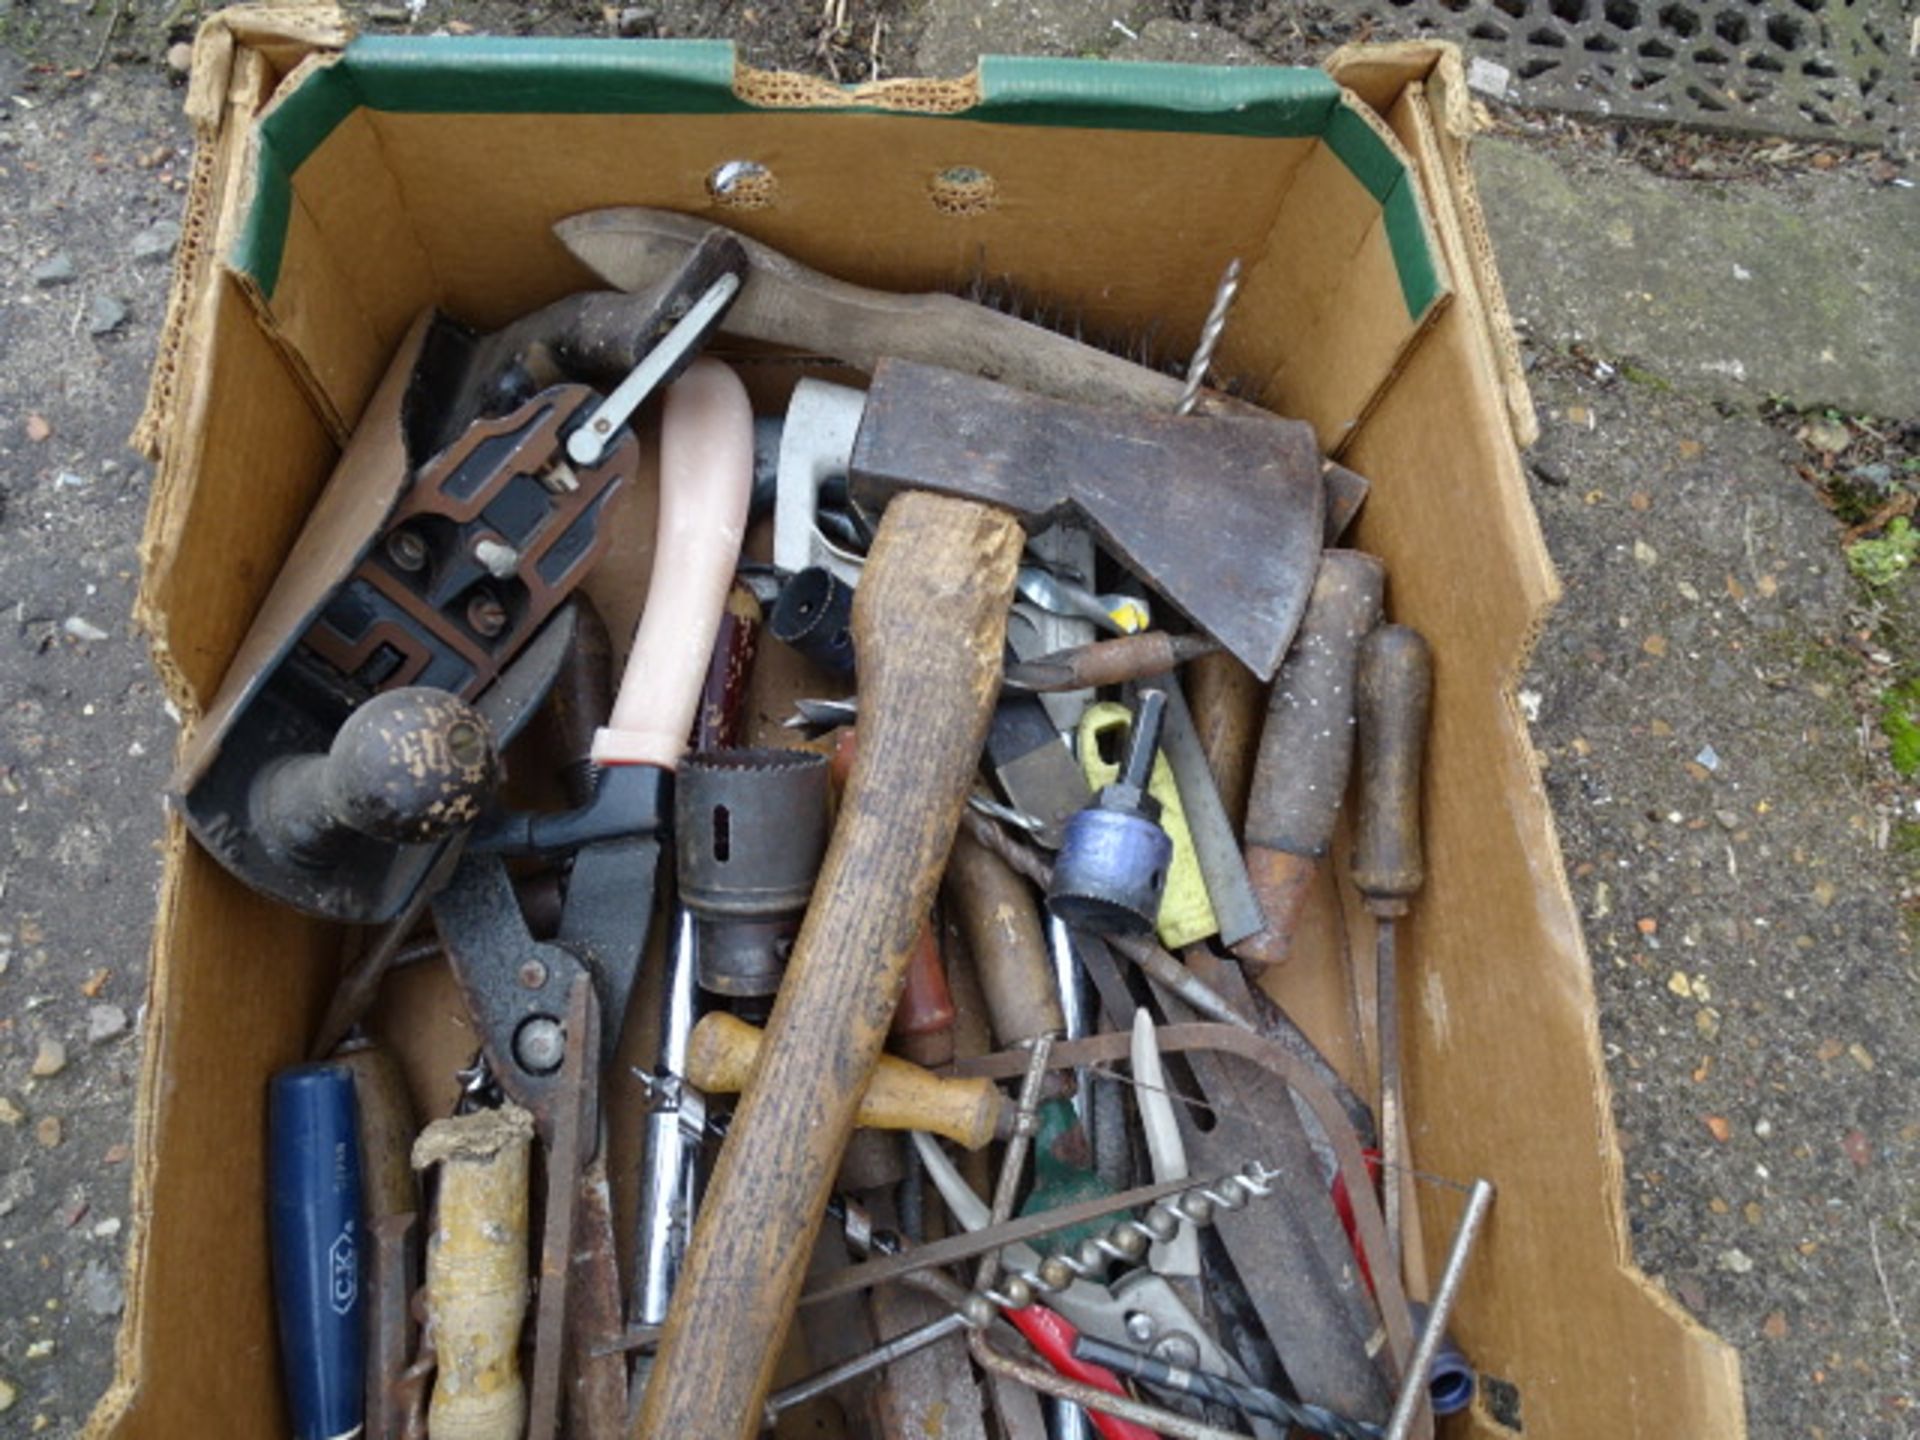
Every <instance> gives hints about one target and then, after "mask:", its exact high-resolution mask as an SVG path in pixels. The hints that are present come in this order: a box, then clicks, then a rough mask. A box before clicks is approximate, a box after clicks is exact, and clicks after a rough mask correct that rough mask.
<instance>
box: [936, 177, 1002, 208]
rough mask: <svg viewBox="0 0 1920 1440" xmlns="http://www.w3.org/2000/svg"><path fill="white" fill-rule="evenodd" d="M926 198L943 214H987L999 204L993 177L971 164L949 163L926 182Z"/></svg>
mask: <svg viewBox="0 0 1920 1440" xmlns="http://www.w3.org/2000/svg"><path fill="white" fill-rule="evenodd" d="M927 197H928V198H929V199H930V200H932V201H933V208H934V209H936V210H938V211H939V212H940V213H941V214H942V215H984V214H986V213H987V212H988V211H989V210H991V209H993V207H994V206H995V205H996V204H997V203H999V198H1000V188H999V186H997V185H996V184H994V180H993V176H991V175H989V174H988V173H987V172H986V171H984V170H980V169H977V168H975V167H974V166H972V165H949V166H948V167H947V168H946V169H944V170H942V171H940V172H939V173H938V174H937V175H935V176H934V177H933V179H931V180H929V181H928V182H927Z"/></svg>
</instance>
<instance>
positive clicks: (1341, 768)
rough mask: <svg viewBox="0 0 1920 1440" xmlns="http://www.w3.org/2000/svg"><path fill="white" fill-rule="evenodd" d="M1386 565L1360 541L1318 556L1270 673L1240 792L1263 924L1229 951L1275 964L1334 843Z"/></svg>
mask: <svg viewBox="0 0 1920 1440" xmlns="http://www.w3.org/2000/svg"><path fill="white" fill-rule="evenodd" d="M1385 588H1386V567H1385V566H1383V565H1382V564H1381V563H1380V562H1379V561H1378V560H1376V559H1375V558H1374V557H1373V556H1371V555H1364V554H1362V553H1361V552H1359V551H1358V550H1329V551H1327V552H1326V553H1325V554H1323V555H1322V556H1321V557H1320V569H1319V572H1318V573H1317V574H1316V575H1315V576H1314V581H1313V596H1312V598H1311V599H1310V600H1308V602H1307V613H1306V618H1305V619H1303V620H1302V621H1301V622H1300V629H1299V631H1298V632H1297V633H1296V634H1295V636H1294V640H1293V648H1292V649H1291V650H1289V651H1288V652H1287V658H1286V661H1285V663H1284V664H1283V665H1282V666H1281V667H1280V673H1279V675H1278V676H1276V677H1275V679H1274V682H1273V692H1272V694H1271V695H1270V696H1269V697H1268V701H1267V718H1266V723H1265V724H1264V725H1263V726H1262V727H1261V731H1260V750H1259V755H1258V758H1257V759H1256V760H1255V761H1254V767H1253V790H1252V793H1251V794H1250V795H1249V796H1248V799H1247V829H1246V861H1247V873H1248V875H1249V876H1250V877H1251V878H1252V881H1253V888H1254V892H1255V893H1256V894H1257V895H1258V896H1259V897H1260V908H1261V909H1262V910H1263V911H1264V912H1265V913H1266V919H1267V928H1266V929H1265V930H1264V931H1262V932H1261V933H1260V934H1258V935H1254V936H1252V937H1250V938H1249V939H1246V940H1243V941H1241V942H1240V943H1239V944H1237V945H1235V946H1234V947H1233V953H1234V954H1235V955H1237V956H1239V957H1240V959H1241V960H1243V961H1244V962H1246V963H1247V964H1249V965H1253V966H1256V967H1258V966H1262V965H1277V964H1280V963H1282V962H1283V961H1285V960H1286V959H1287V958H1288V956H1289V954H1290V953H1291V951H1292V948H1293V934H1294V930H1295V929H1296V927H1297V926H1298V925H1299V922H1300V914H1301V910H1302V909H1303V908H1304V906H1305V904H1306V898H1307V894H1308V892H1309V891H1310V889H1311V888H1312V884H1313V877H1314V876H1315V874H1316V873H1318V871H1319V867H1320V863H1321V861H1323V860H1325V859H1326V856H1327V850H1328V848H1329V847H1330V846H1331V845H1332V844H1333V827H1334V822H1335V820H1336V819H1337V818H1338V816H1339V811H1340V800H1341V797H1342V796H1344V795H1345V794H1346V793H1347V772H1348V769H1349V767H1350V766H1351V764H1352V762H1353V730H1354V726H1353V686H1354V678H1353V677H1354V667H1355V665H1356V663H1357V660H1358V656H1359V653H1360V642H1361V640H1362V639H1363V638H1364V637H1365V636H1366V634H1367V632H1368V631H1370V630H1372V629H1373V627H1374V624H1375V622H1376V621H1378V620H1379V618H1380V605H1381V598H1382V596H1383V594H1384V592H1385Z"/></svg>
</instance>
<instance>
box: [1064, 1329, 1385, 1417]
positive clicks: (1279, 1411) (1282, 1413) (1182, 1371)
mask: <svg viewBox="0 0 1920 1440" xmlns="http://www.w3.org/2000/svg"><path fill="white" fill-rule="evenodd" d="M1073 1353H1074V1354H1075V1355H1076V1356H1077V1357H1079V1358H1080V1359H1082V1360H1085V1361H1087V1362H1088V1363H1089V1364H1093V1365H1100V1366H1104V1367H1105V1368H1106V1369H1108V1370H1111V1371H1113V1372H1114V1373H1115V1374H1118V1375H1124V1376H1126V1377H1128V1378H1129V1379H1133V1380H1144V1381H1146V1382H1147V1383H1148V1384H1149V1385H1156V1386H1158V1387H1160V1388H1161V1389H1163V1390H1173V1391H1177V1392H1178V1393H1180V1394H1183V1395H1193V1396H1197V1397H1199V1398H1200V1399H1203V1400H1209V1401H1212V1402H1213V1403H1214V1404H1216V1405H1226V1406H1229V1407H1231V1408H1233V1409H1235V1410H1244V1411H1245V1412H1246V1413H1247V1414H1248V1415H1252V1416H1258V1417H1260V1418H1262V1419H1268V1420H1280V1421H1284V1422H1285V1423H1286V1424H1288V1425H1291V1426H1295V1427H1297V1428H1299V1429H1302V1430H1310V1431H1312V1432H1313V1433H1314V1434H1316V1435H1331V1436H1335V1437H1338V1440H1380V1427H1379V1426H1378V1425H1369V1424H1367V1423H1366V1422H1365V1421H1364V1420H1350V1419H1348V1418H1347V1417H1346V1416H1344V1415H1337V1414H1335V1413H1334V1412H1333V1411H1331V1410H1329V1409H1327V1408H1326V1407H1325V1406H1324V1405H1307V1404H1303V1403H1300V1402H1298V1401H1293V1400H1289V1399H1287V1398H1286V1397H1285V1396H1284V1395H1276V1394H1274V1392H1273V1391H1271V1390H1266V1389H1263V1388H1261V1387H1260V1386H1258V1385H1248V1384H1243V1383H1241V1382H1240V1381H1237V1380H1231V1379H1229V1378H1227V1377H1226V1376H1225V1375H1215V1374H1212V1373H1210V1372H1208V1371H1205V1370H1197V1369H1194V1368H1193V1367H1191V1366H1187V1365H1174V1364H1171V1363H1169V1362H1168V1361H1165V1360H1162V1359H1160V1358H1159V1357H1158V1356H1156V1355H1147V1354H1143V1353H1142V1352H1141V1351H1138V1350H1130V1349H1128V1348H1127V1347H1126V1346H1124V1345H1115V1344H1113V1343H1112V1342H1111V1341H1106V1340H1101V1339H1098V1338H1097V1337H1095V1336H1092V1335H1082V1336H1080V1337H1079V1338H1078V1339H1077V1340H1075V1341H1074V1343H1073Z"/></svg>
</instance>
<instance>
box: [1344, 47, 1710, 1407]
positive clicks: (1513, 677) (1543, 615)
mask: <svg viewBox="0 0 1920 1440" xmlns="http://www.w3.org/2000/svg"><path fill="white" fill-rule="evenodd" d="M1325 68H1326V69H1327V70H1328V72H1329V73H1331V74H1332V75H1334V77H1335V78H1336V79H1337V80H1339V81H1340V83H1341V85H1342V86H1343V87H1345V88H1347V89H1349V90H1351V91H1352V92H1354V93H1355V94H1357V95H1359V96H1360V97H1361V98H1362V99H1363V100H1365V101H1367V103H1368V104H1370V105H1373V106H1375V107H1385V110H1383V111H1382V113H1387V112H1389V111H1391V112H1393V113H1395V114H1396V115H1397V114H1399V113H1400V112H1399V110H1398V108H1397V107H1399V106H1401V105H1407V106H1408V107H1409V111H1408V115H1409V118H1410V119H1411V122H1412V129H1413V131H1414V134H1413V136H1412V138H1411V139H1410V141H1409V144H1408V148H1409V149H1411V150H1412V151H1414V152H1415V154H1416V158H1417V159H1419V160H1420V161H1421V162H1422V163H1423V164H1426V163H1437V164H1439V165H1440V167H1441V168H1442V169H1443V171H1444V174H1445V177H1446V181H1447V184H1446V185H1445V186H1443V187H1434V186H1428V187H1426V188H1427V192H1428V193H1427V198H1428V203H1429V205H1430V206H1431V207H1432V209H1433V211H1434V218H1435V222H1436V226H1437V228H1438V230H1439V233H1440V237H1441V240H1442V242H1443V244H1444V246H1445V255H1446V258H1447V261H1448V263H1449V264H1450V265H1452V267H1453V269H1454V276H1455V285H1456V294H1455V301H1454V303H1455V304H1456V305H1462V306H1465V307H1466V315H1467V317H1470V319H1469V327H1470V329H1471V331H1472V333H1473V335H1474V338H1475V345H1474V349H1475V350H1476V351H1477V352H1478V353H1479V362H1480V363H1482V364H1484V365H1485V367H1486V370H1487V375H1486V378H1488V379H1490V380H1491V381H1492V382H1493V384H1494V388H1495V393H1497V394H1499V395H1500V396H1501V397H1502V398H1503V400H1504V405H1505V410H1506V416H1507V421H1508V425H1509V427H1510V429H1511V431H1512V434H1513V439H1514V442H1515V444H1516V446H1518V447H1519V448H1521V449H1524V448H1526V447H1527V446H1529V445H1531V444H1532V443H1533V441H1534V440H1536V439H1537V438H1538V434H1539V427H1538V422H1537V419H1536V416H1535V412H1534V408H1533V402H1532V396H1531V394H1530V392H1529V390H1528V387H1527V384H1526V380H1525V376H1524V372H1523V370H1522V368H1521V365H1520V360H1519V346H1518V343H1517V341H1516V340H1515V338H1514V333H1513V324H1512V318H1511V314H1510V312H1509V311H1508V308H1507V303H1506V295H1505V291H1504V289H1503V288H1502V286H1501V282H1500V276H1499V271H1498V269H1497V267H1496V265H1495V263H1494V256H1493V248H1492V243H1491V241H1490V239H1489V237H1488V234H1487V228H1486V221H1485V214H1484V211H1483V210H1482V209H1481V206H1480V200H1479V193H1478V188H1477V186H1476V185H1475V182H1474V177H1473V168H1472V164H1471V157H1470V154H1469V148H1470V143H1471V139H1472V136H1473V133H1474V132H1475V130H1476V129H1477V128H1478V125H1479V122H1478V120H1477V118H1476V114H1475V107H1474V106H1473V104H1472V103H1471V101H1470V99H1469V97H1468V94H1467V89H1466V83H1465V70H1464V65H1463V62H1462V59H1461V54H1460V51H1459V49H1458V47H1457V46H1454V45H1452V44H1448V43H1438V42H1407V43H1402V44H1395V45H1383V46H1365V47H1344V48H1343V49H1341V50H1339V51H1336V52H1335V53H1334V54H1333V55H1332V56H1330V57H1328V59H1327V61H1326V62H1325ZM1436 190H1440V191H1442V192H1444V193H1436ZM1510 493H1511V494H1513V495H1514V496H1515V497H1517V498H1516V499H1515V501H1514V504H1513V505H1512V506H1510V507H1508V511H1507V514H1506V515H1505V517H1504V518H1505V521H1506V523H1507V524H1508V525H1509V526H1510V527H1513V528H1515V529H1516V530H1518V531H1520V532H1522V533H1520V534H1518V535H1516V537H1515V538H1516V544H1517V550H1516V553H1531V554H1534V555H1536V556H1538V558H1539V562H1540V569H1539V573H1538V574H1537V576H1536V577H1535V581H1534V583H1535V587H1536V593H1537V597H1538V600H1537V608H1536V611H1535V614H1534V616H1533V621H1532V624H1531V625H1530V626H1529V627H1528V629H1527V631H1526V633H1525V634H1524V636H1523V637H1521V640H1520V642H1519V643H1518V644H1517V645H1516V646H1515V647H1514V651H1513V654H1512V655H1511V656H1510V657H1508V659H1507V665H1506V668H1505V671H1504V677H1505V678H1504V681H1503V685H1502V692H1503V693H1502V697H1501V698H1502V702H1503V709H1504V711H1505V713H1506V723H1507V725H1508V727H1509V729H1510V731H1511V733H1512V734H1513V735H1514V736H1517V737H1518V740H1519V743H1517V744H1516V746H1515V747H1514V753H1515V754H1518V755H1525V754H1528V753H1530V742H1529V741H1528V738H1527V737H1528V735H1529V733H1530V732H1529V729H1528V726H1527V723H1526V720H1525V717H1524V716H1523V715H1522V714H1521V712H1520V707H1519V701H1518V699H1517V696H1516V690H1517V687H1518V678H1519V676H1520V674H1521V673H1522V671H1523V670H1524V668H1525V666H1526V664H1527V663H1528V660H1529V658H1530V656H1531V654H1532V652H1533V649H1534V646H1535V643H1536V642H1537V640H1538V638H1539V634H1540V631H1541V630H1542V629H1543V628H1544V626H1545V624H1546V622H1547V620H1548V619H1549V618H1550V616H1551V615H1552V612H1553V610H1554V608H1555V607H1556V606H1557V605H1558V603H1559V601H1560V599H1561V594H1562V592H1561V587H1560V581H1559V577H1558V575H1557V573H1556V572H1555V571H1554V568H1553V564H1552V560H1551V557H1550V555H1549V553H1548V551H1547V548H1546V544H1545V539H1544V537H1543V536H1542V535H1541V533H1540V529H1539V517H1538V514H1537V513H1536V512H1535V511H1534V509H1533V506H1532V503H1531V500H1530V498H1528V497H1527V495H1526V492H1525V482H1524V480H1523V479H1521V478H1520V477H1518V476H1516V477H1515V479H1514V485H1513V486H1512V487H1511V492H1510ZM1528 769H1529V773H1528V774H1527V775H1525V776H1524V777H1522V778H1523V781H1524V784H1520V785H1517V786H1516V789H1517V790H1519V791H1520V792H1522V793H1529V794H1536V795H1540V796H1542V799H1541V801H1540V813H1539V815H1538V817H1536V822H1537V823H1535V824H1534V825H1533V826H1532V827H1531V828H1532V829H1533V830H1534V839H1533V840H1532V842H1531V843H1530V844H1528V845H1527V846H1526V847H1525V848H1526V849H1527V850H1528V852H1529V853H1532V854H1534V855H1536V856H1537V857H1538V862H1539V863H1538V864H1537V866H1536V881H1537V884H1538V886H1539V887H1540V888H1541V889H1542V890H1543V891H1544V892H1546V893H1548V894H1550V895H1551V896H1552V897H1553V898H1554V900H1555V901H1556V902H1557V908H1559V909H1560V911H1561V913H1563V914H1565V915H1567V916H1569V917H1571V916H1574V915H1576V914H1577V913H1578V910H1577V907H1576V906H1575V904H1574V900H1573V896H1572V892H1571V890H1570V888H1569V886H1568V882H1567V871H1566V865H1565V861H1564V857H1563V855H1562V851H1561V848H1560V836H1559V831H1558V828H1557V826H1556V825H1555V824H1554V823H1553V820H1552V815H1551V811H1550V809H1549V808H1548V807H1547V805H1546V803H1545V800H1544V790H1543V787H1542V785H1541V782H1540V777H1539V772H1538V769H1537V767H1535V766H1532V765H1531V763H1530V762H1529V765H1528ZM1567 944H1568V945H1569V946H1570V947H1571V948H1573V949H1574V950H1575V951H1577V952H1578V953H1579V954H1580V955H1581V956H1583V957H1584V956H1585V954H1586V945H1585V939H1584V937H1583V936H1582V935H1581V933H1580V932H1579V929H1578V926H1577V924H1576V925H1574V926H1573V928H1572V930H1571V932H1570V933H1569V935H1568V937H1567ZM1587 1009H1588V1013H1587V1025H1586V1030H1585V1036H1584V1039H1585V1045H1586V1049H1587V1051H1588V1056H1587V1059H1588V1069H1589V1071H1590V1073H1591V1074H1592V1075H1593V1076H1594V1077H1595V1085H1596V1087H1597V1092H1596V1095H1595V1099H1594V1105H1595V1110H1596V1113H1597V1115H1598V1120H1599V1133H1598V1135H1597V1136H1596V1140H1597V1142H1598V1150H1599V1153H1600V1156H1601V1161H1602V1166H1603V1169H1604V1171H1605V1175H1606V1182H1607V1191H1608V1200H1609V1203H1608V1207H1607V1208H1608V1223H1609V1228H1610V1230H1611V1233H1612V1240H1613V1250H1614V1254H1615V1259H1616V1264H1617V1265H1618V1268H1619V1270H1620V1273H1621V1275H1622V1277H1623V1278H1624V1279H1625V1281H1626V1282H1627V1283H1628V1284H1630V1285H1631V1286H1632V1287H1633V1289H1634V1290H1635V1291H1636V1292H1637V1293H1638V1294H1639V1295H1640V1296H1642V1297H1643V1298H1644V1299H1645V1301H1646V1302H1647V1303H1648V1304H1649V1305H1651V1306H1652V1307H1653V1308H1654V1309H1655V1310H1657V1311H1659V1312H1660V1313H1661V1314H1662V1315H1664V1316H1665V1317H1667V1319H1668V1320H1669V1321H1670V1322H1671V1323H1672V1324H1673V1325H1674V1326H1675V1328H1676V1329H1678V1330H1679V1331H1681V1332H1682V1333H1685V1334H1687V1335H1689V1336H1691V1337H1692V1338H1693V1340H1694V1341H1695V1342H1696V1352H1695V1353H1696V1356H1697V1360H1698V1365H1699V1366H1700V1371H1699V1373H1700V1374H1702V1376H1703V1377H1704V1376H1705V1375H1706V1374H1707V1373H1708V1372H1709V1371H1710V1372H1712V1375H1713V1378H1712V1379H1706V1378H1702V1380H1701V1383H1700V1384H1699V1386H1698V1388H1697V1391H1696V1392H1695V1394H1693V1395H1691V1396H1690V1397H1689V1400H1690V1401H1692V1402H1695V1403H1699V1404H1701V1405H1703V1406H1707V1407H1708V1408H1711V1407H1712V1405H1713V1397H1714V1396H1716V1395H1718V1396H1724V1397H1728V1403H1729V1404H1730V1405H1731V1406H1732V1407H1733V1408H1732V1411H1731V1413H1727V1414H1723V1415H1720V1416H1719V1417H1718V1419H1719V1420H1720V1421H1721V1422H1724V1424H1725V1425H1726V1426H1727V1428H1726V1429H1725V1430H1724V1431H1721V1430H1716V1431H1715V1432H1714V1433H1725V1434H1744V1433H1745V1423H1744V1419H1743V1418H1742V1417H1741V1415H1740V1410H1741V1402H1742V1388H1741V1383H1740V1357H1739V1352H1738V1351H1737V1350H1736V1349H1735V1348H1734V1347H1733V1346H1732V1345H1731V1344H1729V1343H1728V1342H1727V1341H1725V1340H1724V1339H1723V1338H1722V1337H1720V1336H1719V1335H1717V1334H1716V1333H1715V1332H1713V1331H1712V1330H1711V1329H1709V1328H1708V1327H1707V1326H1705V1325H1703V1324H1702V1323H1701V1322H1700V1321H1699V1320H1698V1319H1697V1318H1696V1317H1695V1316H1694V1315H1693V1314H1691V1313H1690V1312H1689V1311H1688V1310H1687V1309H1686V1308H1685V1307H1684V1306H1683V1305H1681V1304H1680V1303H1679V1302H1678V1301H1677V1300H1675V1299H1674V1297H1673V1296H1672V1294H1671V1293H1669V1291H1668V1290H1667V1288H1666V1287H1665V1286H1664V1285H1662V1284H1661V1283H1660V1282H1659V1281H1657V1280H1654V1279H1653V1278H1651V1277H1649V1276H1648V1275H1647V1274H1646V1273H1645V1272H1644V1271H1642V1270H1641V1269H1640V1268H1639V1266H1638V1265H1637V1263H1636V1262H1635V1260H1634V1256H1633V1240H1632V1235H1631V1232H1630V1231H1629V1229H1628V1226H1627V1220H1626V1205H1625V1184H1624V1174H1625V1163H1624V1160H1623V1157H1622V1155H1621V1152H1620V1147H1619V1140H1618V1136H1617V1134H1616V1133H1615V1129H1614V1124H1613V1089H1612V1082H1611V1080H1610V1078H1609V1076H1608V1072H1607V1067H1606V1063H1605V1060H1604V1056H1603V1051H1602V1036H1601V1034H1600V1026H1599V1007H1598V1003H1597V1000H1590V1001H1589V1003H1588V1007H1587ZM1472 1419H1473V1429H1474V1430H1475V1432H1476V1433H1486V1434H1507V1433H1511V1432H1509V1431H1506V1430H1505V1429H1503V1428H1502V1427H1500V1426H1498V1425H1497V1424H1496V1423H1495V1422H1493V1421H1492V1419H1491V1417H1490V1416H1489V1415H1487V1414H1486V1413H1485V1412H1484V1411H1483V1410H1482V1409H1481V1407H1479V1406H1478V1405H1476V1407H1475V1410H1474V1413H1473V1417H1472Z"/></svg>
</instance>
